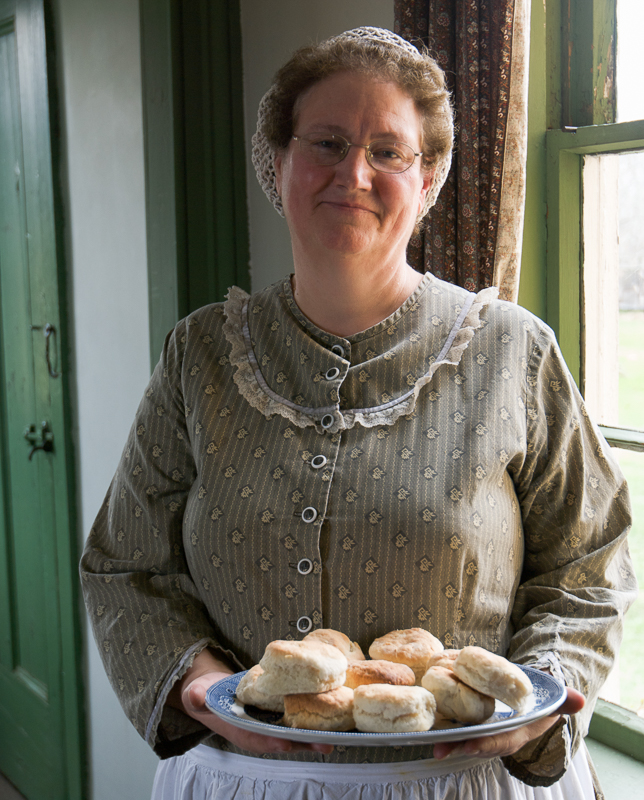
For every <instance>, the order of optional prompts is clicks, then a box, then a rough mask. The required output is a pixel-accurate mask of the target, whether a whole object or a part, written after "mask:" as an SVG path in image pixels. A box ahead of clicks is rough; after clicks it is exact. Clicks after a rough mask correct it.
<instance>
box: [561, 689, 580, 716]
mask: <svg viewBox="0 0 644 800" xmlns="http://www.w3.org/2000/svg"><path fill="white" fill-rule="evenodd" d="M567 692H568V695H567V697H566V699H565V700H564V702H563V705H561V706H559V708H558V709H557V710H556V711H555V715H557V716H558V715H561V714H577V713H579V712H580V711H581V709H582V708H583V707H584V706H585V705H586V698H585V697H584V696H583V694H582V693H581V692H578V691H577V690H576V689H571V688H568V689H567Z"/></svg>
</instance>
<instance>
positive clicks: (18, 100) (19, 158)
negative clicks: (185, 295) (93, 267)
mask: <svg viewBox="0 0 644 800" xmlns="http://www.w3.org/2000/svg"><path fill="white" fill-rule="evenodd" d="M46 64H47V62H46V40H45V25H44V13H43V7H42V0H0V771H1V772H2V773H4V774H5V775H6V776H7V777H8V778H9V779H10V780H11V781H12V782H13V783H14V784H15V785H16V786H17V787H18V788H19V789H20V791H21V792H22V793H23V794H24V795H25V796H26V797H27V798H28V799H29V800H41V799H42V800H72V798H80V797H82V779H81V768H80V764H81V763H82V762H81V758H82V754H81V744H82V737H81V725H80V713H79V710H80V702H79V700H80V694H79V693H80V687H81V680H80V673H79V668H78V664H79V647H78V641H79V636H78V611H77V603H76V591H75V587H76V586H77V572H76V568H75V561H76V544H75V531H74V526H73V520H72V518H71V515H70V509H71V508H72V503H71V495H70V490H69V489H70V481H69V476H70V475H71V472H70V463H69V458H68V453H70V452H71V448H70V447H69V442H68V440H69V435H70V433H69V432H70V425H69V418H68V415H67V413H66V409H67V408H68V406H69V404H68V402H67V394H66V390H67V374H66V373H67V369H66V366H67V365H66V363H65V361H64V359H63V355H64V353H65V349H64V347H63V335H64V330H63V327H62V323H63V319H62V318H61V313H60V302H59V301H60V297H61V296H62V287H61V286H60V285H59V270H58V263H57V247H56V227H55V216H54V197H53V182H52V157H51V143H50V115H49V103H48V86H47V66H46Z"/></svg>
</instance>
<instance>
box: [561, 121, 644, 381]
mask: <svg viewBox="0 0 644 800" xmlns="http://www.w3.org/2000/svg"><path fill="white" fill-rule="evenodd" d="M637 150H644V121H643V120H638V121H636V122H622V123H613V124H610V125H592V126H587V127H581V128H574V129H572V130H566V131H547V133H546V153H547V173H546V175H547V177H546V180H547V198H548V234H547V235H548V248H547V250H548V255H547V278H546V280H547V316H546V322H547V323H548V324H549V325H550V326H551V327H552V328H553V330H554V331H555V333H556V335H557V338H558V340H559V345H560V347H561V349H562V352H563V354H564V357H565V359H566V363H567V364H568V367H569V369H570V371H571V372H572V374H573V377H574V378H575V380H576V381H577V385H578V386H580V387H581V386H582V385H583V384H582V381H583V374H582V358H581V352H582V351H581V340H582V322H581V321H582V318H583V315H582V307H581V303H582V301H583V295H582V289H581V276H582V267H583V241H582V232H581V221H582V201H583V185H582V171H583V158H584V156H585V155H598V154H606V153H627V152H634V151H637Z"/></svg>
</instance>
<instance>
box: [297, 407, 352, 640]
mask: <svg viewBox="0 0 644 800" xmlns="http://www.w3.org/2000/svg"><path fill="white" fill-rule="evenodd" d="M332 419H333V417H332ZM311 433H313V431H311ZM313 435H314V437H315V439H316V444H317V447H319V446H320V444H322V445H323V448H324V450H325V451H326V454H324V453H321V452H319V450H318V451H317V452H316V449H317V448H316V446H315V445H314V446H313V447H308V448H307V449H308V450H309V452H311V451H312V453H313V454H312V455H311V456H310V457H309V459H308V467H309V469H310V470H311V471H312V473H313V474H314V475H315V478H314V479H313V483H312V484H311V485H310V489H309V491H307V492H306V495H307V497H306V501H305V502H308V503H309V505H307V506H306V507H304V508H302V507H301V506H300V510H298V511H297V512H296V514H297V515H298V516H299V517H300V521H299V524H300V525H301V530H302V532H303V533H306V535H305V536H304V537H302V540H301V541H302V544H304V547H303V549H302V551H301V557H300V558H299V560H298V561H293V562H290V564H289V566H290V567H291V569H295V570H296V571H297V573H298V577H297V584H298V585H300V586H301V596H300V602H302V603H303V604H304V603H306V605H304V607H302V605H300V607H299V610H300V612H304V614H302V616H300V617H295V618H293V617H291V618H290V620H289V625H290V626H291V627H294V628H296V630H297V631H298V632H299V633H300V634H306V633H308V632H309V631H310V630H312V629H313V628H314V627H319V621H318V619H317V616H318V615H319V614H320V612H318V611H316V615H315V622H313V617H312V616H310V612H307V606H308V609H310V608H316V609H322V594H321V572H322V570H321V560H320V535H321V529H322V526H323V524H324V515H325V512H326V507H327V503H328V499H329V495H330V491H331V483H332V477H331V478H330V477H329V476H332V474H333V468H334V465H335V462H336V459H337V453H338V450H339V444H340V436H339V435H333V436H323V437H322V438H321V439H320V434H319V433H313ZM320 449H322V448H320ZM323 467H327V469H323ZM327 473H328V474H327ZM323 476H326V477H324V479H323ZM311 489H312V491H311ZM309 531H310V533H312V534H313V537H314V538H310V535H309ZM298 538H299V537H298ZM305 543H306V544H305ZM310 581H313V583H310ZM305 582H306V583H305ZM305 598H308V600H306V599H305ZM309 603H311V604H310V605H309ZM294 610H295V609H294ZM296 613H297V611H296ZM289 616H290V615H289Z"/></svg>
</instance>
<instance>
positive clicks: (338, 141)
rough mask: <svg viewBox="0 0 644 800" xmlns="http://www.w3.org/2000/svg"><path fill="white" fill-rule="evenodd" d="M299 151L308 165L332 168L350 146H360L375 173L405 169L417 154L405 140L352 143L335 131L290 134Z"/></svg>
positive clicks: (402, 170) (343, 156)
mask: <svg viewBox="0 0 644 800" xmlns="http://www.w3.org/2000/svg"><path fill="white" fill-rule="evenodd" d="M293 139H295V141H296V142H297V143H298V145H299V146H300V152H301V153H302V155H304V156H305V158H306V159H307V161H310V162H311V164H317V165H318V166H322V167H332V166H333V165H334V164H339V163H340V162H341V161H342V159H343V158H345V156H346V155H347V153H348V152H349V148H350V147H363V148H364V150H365V156H366V158H367V161H368V162H369V164H370V165H371V166H372V167H373V168H374V169H375V170H377V171H378V172H389V173H398V172H405V171H406V170H408V169H409V167H411V165H412V164H413V163H414V161H415V159H416V156H420V155H422V153H416V152H415V151H414V148H413V147H411V145H408V144H405V143H404V142H389V141H380V140H378V141H375V142H370V143H369V144H354V143H353V142H349V141H347V140H346V139H345V138H344V136H338V135H337V134H335V133H310V134H309V135H308V136H293Z"/></svg>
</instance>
